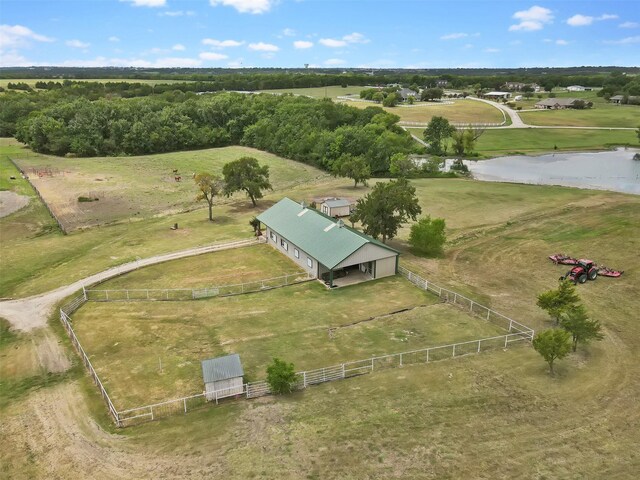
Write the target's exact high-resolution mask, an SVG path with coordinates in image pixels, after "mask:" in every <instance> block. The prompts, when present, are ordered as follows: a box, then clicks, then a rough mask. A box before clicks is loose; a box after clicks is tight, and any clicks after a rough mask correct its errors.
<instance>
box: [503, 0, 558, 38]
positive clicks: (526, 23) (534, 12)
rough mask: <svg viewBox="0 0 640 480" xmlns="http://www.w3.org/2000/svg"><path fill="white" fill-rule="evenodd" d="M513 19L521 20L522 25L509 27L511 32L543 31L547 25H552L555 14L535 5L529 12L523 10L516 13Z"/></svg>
mask: <svg viewBox="0 0 640 480" xmlns="http://www.w3.org/2000/svg"><path fill="white" fill-rule="evenodd" d="M513 18H515V19H516V20H519V22H520V23H517V24H515V25H511V26H510V27H509V31H510V32H515V31H519V30H524V31H528V32H532V31H535V30H542V29H543V28H544V26H545V24H548V23H551V22H552V21H553V14H552V13H551V10H549V9H548V8H544V7H539V6H538V5H534V6H533V7H531V8H530V9H529V10H521V11H519V12H516V13H514V14H513Z"/></svg>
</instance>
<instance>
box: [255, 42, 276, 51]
mask: <svg viewBox="0 0 640 480" xmlns="http://www.w3.org/2000/svg"><path fill="white" fill-rule="evenodd" d="M249 50H254V51H256V52H277V51H278V50H280V49H279V48H278V47H276V46H275V45H273V44H271V43H264V42H258V43H250V44H249Z"/></svg>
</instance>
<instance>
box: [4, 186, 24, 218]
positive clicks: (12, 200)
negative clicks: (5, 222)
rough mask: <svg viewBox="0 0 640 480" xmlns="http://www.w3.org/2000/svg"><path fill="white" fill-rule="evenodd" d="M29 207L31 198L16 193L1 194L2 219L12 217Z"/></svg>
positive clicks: (5, 192)
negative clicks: (13, 214)
mask: <svg viewBox="0 0 640 480" xmlns="http://www.w3.org/2000/svg"><path fill="white" fill-rule="evenodd" d="M27 205H29V197H27V196H26V195H18V194H17V193H15V192H10V191H7V190H3V191H1V192H0V218H2V217H6V216H7V215H11V214H12V213H14V212H17V211H18V210H20V209H21V208H24V207H26V206H27Z"/></svg>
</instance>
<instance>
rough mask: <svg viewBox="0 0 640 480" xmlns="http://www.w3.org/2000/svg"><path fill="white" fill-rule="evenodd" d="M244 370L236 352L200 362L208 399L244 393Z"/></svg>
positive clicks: (216, 399)
mask: <svg viewBox="0 0 640 480" xmlns="http://www.w3.org/2000/svg"><path fill="white" fill-rule="evenodd" d="M243 376H244V371H243V370H242V364H241V363H240V356H239V355H238V354H237V353H234V354H233V355H227V356H225V357H218V358H210V359H209V360H205V361H203V362H202V378H203V380H204V388H205V395H206V397H207V400H208V401H212V400H215V401H216V402H217V401H218V400H219V399H221V398H225V397H233V396H236V395H241V394H242V393H244V381H243V378H242V377H243Z"/></svg>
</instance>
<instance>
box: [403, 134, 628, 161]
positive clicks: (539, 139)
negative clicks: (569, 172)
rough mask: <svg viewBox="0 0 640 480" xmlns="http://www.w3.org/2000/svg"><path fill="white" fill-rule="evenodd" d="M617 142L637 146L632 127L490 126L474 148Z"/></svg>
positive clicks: (588, 146)
mask: <svg viewBox="0 0 640 480" xmlns="http://www.w3.org/2000/svg"><path fill="white" fill-rule="evenodd" d="M409 131H410V132H411V133H413V134H414V135H416V136H418V137H419V138H422V136H423V132H424V129H422V128H410V129H409ZM619 145H630V146H635V147H637V146H638V136H637V135H636V133H635V132H634V131H632V130H589V129H584V130H582V129H545V128H530V129H527V128H517V129H516V128H514V129H504V130H502V129H490V130H486V131H485V132H484V133H483V134H482V136H481V137H480V139H479V140H478V142H477V144H476V149H475V150H476V151H477V152H478V153H479V154H481V155H482V156H485V157H495V156H503V155H509V154H514V153H526V154H540V153H551V152H555V151H570V152H574V151H576V152H577V151H589V150H608V149H610V148H612V147H615V146H619ZM555 147H557V149H556V148H555Z"/></svg>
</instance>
